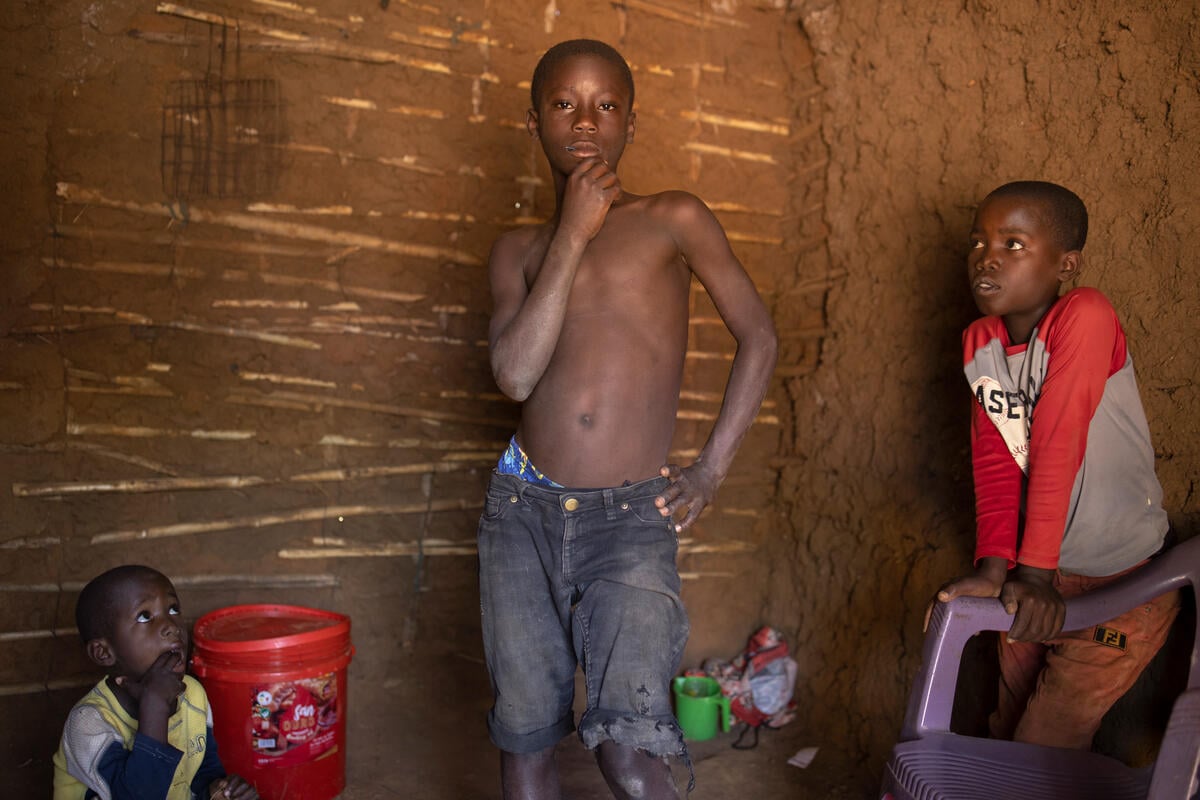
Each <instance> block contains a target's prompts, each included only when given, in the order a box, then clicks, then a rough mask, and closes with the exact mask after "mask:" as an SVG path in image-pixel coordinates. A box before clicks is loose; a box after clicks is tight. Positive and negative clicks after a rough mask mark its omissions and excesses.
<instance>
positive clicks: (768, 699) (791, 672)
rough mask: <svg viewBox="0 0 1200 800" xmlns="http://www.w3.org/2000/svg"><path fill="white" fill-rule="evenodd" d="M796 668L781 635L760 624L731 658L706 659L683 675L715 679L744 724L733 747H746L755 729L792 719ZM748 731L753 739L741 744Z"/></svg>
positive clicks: (755, 740)
mask: <svg viewBox="0 0 1200 800" xmlns="http://www.w3.org/2000/svg"><path fill="white" fill-rule="evenodd" d="M797 669H798V667H797V664H796V660H795V659H793V658H792V657H791V656H790V655H788V645H787V642H786V641H785V640H784V638H783V634H781V633H780V632H779V631H778V630H776V629H775V628H772V627H770V626H764V627H762V628H759V629H758V630H757V631H755V633H754V635H752V636H751V637H750V640H749V641H748V642H747V643H746V648H745V650H743V651H742V652H741V653H739V654H738V655H736V656H735V657H734V658H733V660H731V661H724V660H721V659H717V658H710V659H706V660H705V661H704V662H703V663H702V664H701V666H700V669H698V670H688V671H687V672H685V673H684V674H685V675H688V676H707V677H709V678H714V679H716V681H717V683H719V684H720V685H721V692H722V693H723V694H725V695H726V696H728V697H729V700H730V711H731V712H732V713H733V715H734V716H735V717H736V718H737V719H738V721H740V722H742V723H744V724H745V725H746V728H745V729H743V730H742V733H741V735H740V736H739V737H738V740H737V742H735V743H734V745H733V746H734V747H735V748H738V749H749V748H751V747H754V746H755V745H756V744H758V730H759V728H769V729H772V728H780V727H782V726H784V725H786V724H788V723H789V722H791V721H792V720H793V719H795V718H796V704H795V702H794V701H793V700H792V693H793V691H794V690H795V687H796V672H797ZM750 730H753V731H754V742H753V743H752V744H749V745H742V739H743V738H744V737H745V735H746V733H747V731H750Z"/></svg>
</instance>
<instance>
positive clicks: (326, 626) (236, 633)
mask: <svg viewBox="0 0 1200 800" xmlns="http://www.w3.org/2000/svg"><path fill="white" fill-rule="evenodd" d="M349 637H350V618H349V617H347V616H346V615H345V614H338V613H336V612H333V611H322V610H320V609H316V608H305V607H303V606H285V605H274V604H268V603H264V604H257V605H243V606H229V607H228V608H219V609H217V610H216V611H210V612H209V613H207V614H205V615H204V616H203V617H201V618H200V619H199V620H197V621H196V626H195V628H194V629H193V632H192V640H193V641H194V642H195V644H196V649H197V650H198V651H208V652H210V653H214V654H215V653H223V654H227V655H234V654H238V653H245V654H248V653H254V652H262V651H264V650H265V651H272V650H274V651H278V650H286V649H289V648H294V647H300V648H310V647H312V646H314V645H316V646H321V645H329V644H335V643H337V642H348V641H349Z"/></svg>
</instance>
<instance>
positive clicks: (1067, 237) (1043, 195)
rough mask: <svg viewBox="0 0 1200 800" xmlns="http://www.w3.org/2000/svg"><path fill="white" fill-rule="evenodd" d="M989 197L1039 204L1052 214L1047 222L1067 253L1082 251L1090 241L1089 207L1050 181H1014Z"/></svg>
mask: <svg viewBox="0 0 1200 800" xmlns="http://www.w3.org/2000/svg"><path fill="white" fill-rule="evenodd" d="M988 197H989V198H992V197H1021V198H1024V199H1028V200H1033V201H1035V202H1038V203H1040V204H1041V205H1042V206H1044V208H1045V210H1046V211H1048V212H1049V218H1048V219H1046V220H1045V222H1046V225H1047V227H1049V228H1050V232H1051V235H1053V237H1054V240H1055V242H1056V243H1057V244H1058V246H1059V247H1061V248H1063V249H1064V250H1082V249H1083V245H1084V243H1085V242H1087V230H1088V214H1087V206H1085V205H1084V204H1083V201H1082V200H1080V199H1079V195H1077V194H1075V193H1074V192H1072V191H1071V190H1070V189H1068V188H1066V187H1064V186H1059V185H1058V184H1057V183H1050V182H1049V181H1013V182H1012V183H1006V184H1004V185H1003V186H1001V187H999V188H997V189H993V190H992V192H991V193H990V194H989V195H988Z"/></svg>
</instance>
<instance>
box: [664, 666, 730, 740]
mask: <svg viewBox="0 0 1200 800" xmlns="http://www.w3.org/2000/svg"><path fill="white" fill-rule="evenodd" d="M673 686H674V691H675V716H676V718H677V719H678V720H679V727H681V728H683V738H685V739H689V740H691V741H693V742H702V741H704V740H705V739H711V738H712V737H714V736H716V735H717V720H718V719H719V720H720V722H721V730H722V731H728V730H729V698H728V697H726V696H725V695H723V694H721V684H719V683H717V682H716V681H715V680H713V679H712V678H692V677H681V678H676V679H675V680H674V682H673Z"/></svg>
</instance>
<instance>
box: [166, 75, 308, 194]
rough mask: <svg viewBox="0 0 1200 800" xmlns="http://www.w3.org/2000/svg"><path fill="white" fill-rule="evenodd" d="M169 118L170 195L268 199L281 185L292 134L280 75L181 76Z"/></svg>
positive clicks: (171, 90)
mask: <svg viewBox="0 0 1200 800" xmlns="http://www.w3.org/2000/svg"><path fill="white" fill-rule="evenodd" d="M162 120H163V127H162V130H163V139H162V177H163V190H164V191H165V192H166V193H167V195H168V196H169V197H171V198H173V199H177V200H183V199H188V198H196V197H238V198H252V197H266V196H268V195H270V194H271V193H272V192H273V191H274V190H275V188H276V187H277V186H278V184H279V172H280V162H281V157H282V145H283V144H284V143H285V141H286V138H287V137H286V130H285V124H284V102H283V97H282V96H281V92H280V87H279V82H278V81H277V80H275V79H273V78H252V79H244V80H222V79H220V78H216V77H208V78H205V79H202V80H189V81H173V82H172V83H171V84H170V85H169V86H168V89H167V99H166V102H165V103H164V104H163V118H162Z"/></svg>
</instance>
